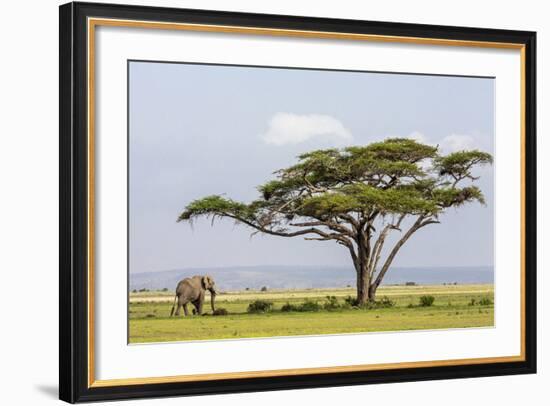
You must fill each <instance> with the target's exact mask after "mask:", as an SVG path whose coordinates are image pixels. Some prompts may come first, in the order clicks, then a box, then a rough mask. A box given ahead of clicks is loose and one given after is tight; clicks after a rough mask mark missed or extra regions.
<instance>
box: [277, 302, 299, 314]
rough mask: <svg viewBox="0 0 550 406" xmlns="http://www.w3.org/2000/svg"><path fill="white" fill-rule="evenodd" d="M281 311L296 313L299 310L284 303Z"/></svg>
mask: <svg viewBox="0 0 550 406" xmlns="http://www.w3.org/2000/svg"><path fill="white" fill-rule="evenodd" d="M281 311H282V312H297V311H299V310H298V306H296V305H293V304H290V303H288V302H286V303H285V304H284V305H283V306H282V307H281Z"/></svg>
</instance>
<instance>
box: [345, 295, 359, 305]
mask: <svg viewBox="0 0 550 406" xmlns="http://www.w3.org/2000/svg"><path fill="white" fill-rule="evenodd" d="M344 303H346V304H347V305H348V306H351V307H353V306H357V299H356V298H354V297H351V296H348V297H346V298H345V299H344Z"/></svg>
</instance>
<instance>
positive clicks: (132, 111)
mask: <svg viewBox="0 0 550 406" xmlns="http://www.w3.org/2000/svg"><path fill="white" fill-rule="evenodd" d="M59 21H60V48H59V49H60V61H59V62H60V64H59V67H60V86H59V92H60V93H59V94H60V97H59V100H60V143H59V147H60V153H59V156H60V171H59V174H60V179H59V184H60V190H59V202H60V210H59V213H60V221H59V227H60V229H59V230H60V233H59V235H60V253H59V255H60V257H59V260H60V261H59V264H60V265H59V275H60V277H59V309H60V317H59V321H60V323H59V324H60V326H59V327H60V328H59V348H60V351H59V370H60V375H59V393H60V398H61V399H63V400H65V401H67V402H71V403H74V402H84V401H99V400H115V399H127V398H144V397H155V396H178V395H184V396H186V395H200V394H216V393H218V394H220V393H236V392H249V391H262V390H289V389H300V388H314V387H328V386H341V385H358V384H374V383H389V382H408V381H417V380H432V379H450V378H466V377H468V378H471V377H481V376H483V377H486V376H497V375H510V374H528V373H535V372H536V359H537V357H536V337H537V334H536V200H537V199H536V159H535V158H536V140H535V136H536V117H535V115H536V100H535V97H536V94H535V93H536V92H535V81H536V72H535V70H536V69H535V60H536V33H534V32H528V31H512V30H500V29H486V28H473V27H447V26H444V25H420V24H412V23H389V22H383V21H360V20H357V19H355V20H339V19H338V20H336V19H329V18H313V17H305V16H284V15H268V14H251V13H240V12H226V11H212V10H193V9H177V8H161V7H142V6H128V5H104V4H94V3H68V4H65V5H63V6H61V7H60V15H59ZM365 349H367V350H365ZM174 360H178V361H177V362H174Z"/></svg>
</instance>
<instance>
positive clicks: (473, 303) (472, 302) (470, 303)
mask: <svg viewBox="0 0 550 406" xmlns="http://www.w3.org/2000/svg"><path fill="white" fill-rule="evenodd" d="M475 305H476V300H475V299H474V298H471V299H470V302H469V303H468V306H475Z"/></svg>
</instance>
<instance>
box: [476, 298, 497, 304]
mask: <svg viewBox="0 0 550 406" xmlns="http://www.w3.org/2000/svg"><path fill="white" fill-rule="evenodd" d="M478 303H479V305H480V306H490V305H492V304H493V301H492V300H491V298H488V297H482V298H481V299H479V302H478Z"/></svg>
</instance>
